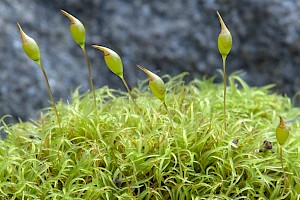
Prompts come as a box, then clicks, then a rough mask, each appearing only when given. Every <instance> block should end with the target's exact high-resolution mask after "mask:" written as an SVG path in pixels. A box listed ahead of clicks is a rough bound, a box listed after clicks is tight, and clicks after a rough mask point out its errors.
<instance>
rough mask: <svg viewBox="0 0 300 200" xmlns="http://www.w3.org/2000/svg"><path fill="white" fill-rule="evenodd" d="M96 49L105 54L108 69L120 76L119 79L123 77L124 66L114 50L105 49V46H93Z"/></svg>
mask: <svg viewBox="0 0 300 200" xmlns="http://www.w3.org/2000/svg"><path fill="white" fill-rule="evenodd" d="M92 47H94V48H95V49H99V50H100V51H103V53H104V60H105V63H106V65H107V67H108V68H109V69H110V71H112V72H113V73H114V74H116V75H118V76H119V77H121V78H122V77H123V64H122V60H121V58H120V56H119V55H118V54H117V53H116V52H115V51H113V50H111V49H109V48H107V47H103V46H98V45H93V46H92Z"/></svg>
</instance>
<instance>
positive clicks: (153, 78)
mask: <svg viewBox="0 0 300 200" xmlns="http://www.w3.org/2000/svg"><path fill="white" fill-rule="evenodd" d="M137 67H138V68H140V69H141V70H142V71H143V72H145V73H146V75H147V76H148V77H149V86H150V89H151V91H152V93H153V94H154V95H155V96H156V97H157V98H158V99H160V100H161V101H164V100H165V95H166V85H165V83H164V81H163V80H162V79H161V78H160V77H159V76H157V75H156V74H154V73H152V72H151V71H149V70H147V69H146V68H144V67H142V66H140V65H137Z"/></svg>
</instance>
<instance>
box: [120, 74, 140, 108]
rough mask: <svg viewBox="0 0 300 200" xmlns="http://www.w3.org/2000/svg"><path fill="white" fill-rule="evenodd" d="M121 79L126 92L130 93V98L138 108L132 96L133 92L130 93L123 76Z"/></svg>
mask: <svg viewBox="0 0 300 200" xmlns="http://www.w3.org/2000/svg"><path fill="white" fill-rule="evenodd" d="M119 77H120V78H121V80H122V82H123V83H124V85H125V87H126V90H127V91H128V94H129V96H130V98H131V99H132V101H133V103H134V105H135V106H136V107H137V108H138V105H137V104H136V103H135V100H134V98H133V96H132V94H131V91H130V89H129V87H128V84H127V82H126V80H125V78H124V77H123V76H119Z"/></svg>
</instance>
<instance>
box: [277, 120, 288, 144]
mask: <svg viewBox="0 0 300 200" xmlns="http://www.w3.org/2000/svg"><path fill="white" fill-rule="evenodd" d="M279 119H280V122H279V124H278V126H277V128H276V139H277V142H278V143H279V144H280V145H283V144H284V143H285V142H286V140H287V139H288V137H289V130H288V128H287V127H286V125H285V122H284V120H283V117H282V116H279Z"/></svg>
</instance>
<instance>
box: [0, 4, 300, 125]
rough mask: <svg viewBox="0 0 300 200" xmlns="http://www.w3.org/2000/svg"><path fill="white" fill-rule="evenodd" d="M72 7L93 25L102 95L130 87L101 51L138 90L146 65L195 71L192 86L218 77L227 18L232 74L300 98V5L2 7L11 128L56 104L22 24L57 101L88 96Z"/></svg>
mask: <svg viewBox="0 0 300 200" xmlns="http://www.w3.org/2000/svg"><path fill="white" fill-rule="evenodd" d="M60 9H64V10H66V11H68V12H69V13H71V14H73V15H74V16H76V17H77V18H78V19H80V20H81V22H82V23H83V24H84V25H85V27H86V32H87V35H86V44H87V53H88V55H89V57H90V61H91V65H92V74H93V75H94V84H95V85H96V87H97V88H99V87H102V86H104V85H108V86H109V87H113V88H120V89H124V86H123V85H122V82H121V81H120V80H119V78H118V77H116V76H114V75H112V74H111V72H110V71H109V70H108V69H107V68H106V66H105V64H104V62H103V55H102V53H101V52H100V51H98V50H95V49H92V48H91V45H92V44H100V45H104V46H107V47H109V48H111V49H114V50H115V51H116V52H117V53H118V54H119V55H120V56H121V58H122V60H123V64H124V67H125V69H124V70H125V78H126V79H127V80H128V82H129V84H130V85H131V86H132V87H133V86H135V84H136V83H137V79H139V80H144V79H145V78H146V77H145V75H144V74H143V73H142V72H140V71H139V70H138V69H137V68H136V67H135V65H136V64H140V65H142V66H145V67H147V68H148V69H150V70H152V71H154V72H157V73H158V74H159V75H163V74H166V73H167V74H171V75H177V74H179V73H180V72H183V71H188V72H189V73H190V75H189V78H190V79H193V78H201V77H203V76H204V75H207V76H213V75H217V77H218V79H217V81H222V78H221V77H220V75H219V74H218V72H217V69H222V63H221V56H220V55H219V52H218V49H217V37H218V34H219V32H220V25H219V22H218V19H217V16H216V10H218V11H219V12H220V13H221V15H222V16H223V19H224V21H225V22H226V24H227V27H228V28H229V30H230V31H231V34H232V36H233V49H232V51H231V53H230V55H229V56H228V59H227V70H228V74H230V73H232V72H234V71H236V70H240V69H242V70H244V71H245V72H246V74H245V75H244V76H243V79H244V80H245V81H246V82H247V83H248V84H250V85H253V86H261V85H266V84H272V83H275V84H277V87H276V92H278V93H281V94H288V95H289V96H291V97H292V96H293V95H294V94H295V93H296V92H298V91H300V77H299V72H300V12H299V10H300V1H298V0H285V1H281V0H272V1H261V0H231V1H229V0H202V1H201V0H164V1H161V0H153V1H147V0H131V1H129V0H128V1H127V0H126V1H124V0H109V1H104V0H68V1H61V0H51V1H50V0H43V1H40V0H31V1H28V0H1V1H0V27H1V34H0V41H1V45H0V52H1V53H0V70H1V71H0V116H3V115H5V114H8V115H11V116H12V118H10V119H9V121H10V122H14V121H16V120H18V118H20V119H22V120H24V121H25V120H29V119H34V118H35V117H38V116H39V111H40V109H42V108H44V107H48V106H49V96H48V93H47V89H46V86H45V83H44V79H43V76H42V73H41V71H40V69H39V68H38V66H37V65H36V64H35V63H34V62H32V61H31V60H29V59H28V58H27V57H26V55H25V53H24V52H23V50H22V45H21V40H20V36H19V33H18V30H17V26H16V22H19V23H20V24H21V25H22V28H23V30H24V31H25V32H26V33H27V34H28V35H30V36H31V37H33V38H34V39H35V40H36V41H37V43H38V44H39V46H40V50H41V56H42V62H43V65H44V67H45V70H46V72H47V74H48V76H49V81H50V84H51V87H52V90H53V92H54V96H55V98H56V100H59V99H63V100H67V99H70V94H71V91H73V90H74V89H75V88H76V87H78V86H81V91H83V92H84V91H86V90H88V89H89V79H88V73H87V68H86V65H85V60H84V57H83V55H82V52H81V49H80V48H79V46H78V45H77V44H75V43H74V41H73V39H72V38H71V35H70V33H69V20H68V19H67V18H66V17H65V16H63V15H62V14H61V13H60Z"/></svg>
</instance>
